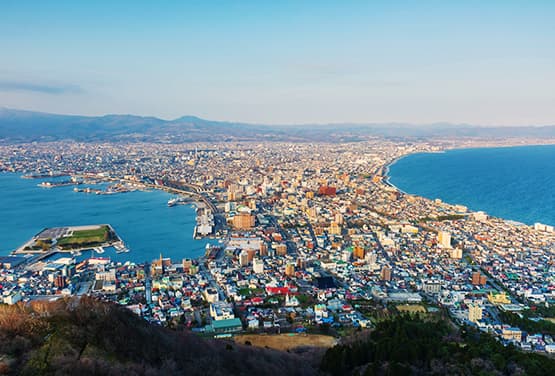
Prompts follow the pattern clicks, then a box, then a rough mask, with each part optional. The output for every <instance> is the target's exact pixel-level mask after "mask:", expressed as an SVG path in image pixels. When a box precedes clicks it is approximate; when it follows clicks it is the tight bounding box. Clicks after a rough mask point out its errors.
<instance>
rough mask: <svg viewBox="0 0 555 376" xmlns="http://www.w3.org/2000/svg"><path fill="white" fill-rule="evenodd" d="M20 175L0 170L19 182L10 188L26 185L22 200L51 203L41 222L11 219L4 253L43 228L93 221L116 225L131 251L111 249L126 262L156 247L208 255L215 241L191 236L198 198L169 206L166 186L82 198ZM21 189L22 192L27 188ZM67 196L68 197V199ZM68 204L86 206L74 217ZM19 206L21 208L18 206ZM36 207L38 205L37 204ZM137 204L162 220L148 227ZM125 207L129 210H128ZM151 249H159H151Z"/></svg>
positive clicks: (11, 211) (11, 208) (11, 209)
mask: <svg viewBox="0 0 555 376" xmlns="http://www.w3.org/2000/svg"><path fill="white" fill-rule="evenodd" d="M21 175H22V172H21V171H15V172H12V171H2V173H0V178H7V179H8V180H7V181H11V182H14V183H15V185H10V184H12V183H10V184H8V185H7V187H12V186H13V187H21V184H24V186H26V187H27V188H26V189H25V192H28V193H25V197H24V198H25V200H24V201H28V198H29V197H41V200H43V201H41V202H48V204H46V206H47V207H48V209H46V210H48V213H46V212H45V211H44V209H43V210H41V211H42V212H43V213H45V214H44V215H43V214H41V215H39V216H38V218H42V219H39V220H34V219H29V218H27V217H26V214H24V215H23V216H22V217H21V216H20V219H19V220H17V221H15V223H17V224H13V221H10V225H9V226H8V228H10V229H15V230H16V231H11V230H6V231H8V233H9V235H10V236H9V239H7V242H6V243H4V245H3V246H2V247H0V255H6V256H7V255H9V254H10V253H11V252H13V251H14V250H17V249H18V248H19V247H21V245H22V244H23V243H25V242H27V241H28V240H29V239H30V238H31V237H32V236H34V235H35V234H36V233H37V232H40V231H41V230H42V229H44V228H45V227H60V226H67V225H69V226H73V225H76V226H79V225H88V224H90V223H107V224H110V226H112V227H113V228H114V229H116V231H117V233H118V236H119V237H120V238H122V239H123V240H124V241H125V243H126V245H128V247H129V249H130V250H131V252H130V253H127V254H119V255H117V254H115V253H113V252H109V255H110V257H113V258H112V259H114V258H115V260H116V261H122V262H124V261H127V260H130V261H132V262H136V263H140V262H144V261H150V260H151V256H150V254H152V255H153V256H156V255H157V254H158V253H159V251H158V250H161V251H162V252H163V253H164V255H168V256H169V257H172V258H173V257H176V258H180V257H188V258H197V257H201V256H202V255H203V254H204V248H205V245H206V242H210V243H211V244H213V243H214V239H210V238H205V239H204V238H203V239H201V240H199V239H195V238H194V237H193V231H194V228H195V226H196V224H197V223H196V210H195V208H196V207H198V204H199V203H198V202H197V201H195V202H191V203H189V205H183V208H170V210H168V208H167V200H168V199H169V198H171V196H173V194H172V193H171V192H168V191H167V190H165V189H163V187H157V188H158V189H152V190H150V191H148V192H146V191H137V192H135V193H136V194H130V195H107V196H102V198H100V197H98V198H97V197H96V196H95V197H91V196H87V195H83V198H82V199H81V197H79V196H81V195H78V194H75V193H74V192H70V190H71V188H68V187H60V188H57V189H60V190H61V191H60V192H59V193H58V192H57V189H56V190H55V192H54V191H52V190H42V189H40V188H38V187H36V184H34V183H33V182H30V181H29V180H26V179H21V178H20V176H21ZM18 189H19V188H17V189H16V190H15V191H12V193H13V194H14V195H15V194H16V193H17V192H19V191H18ZM21 192H23V190H22V191H21ZM143 193H144V194H146V193H150V194H153V196H150V198H148V197H146V196H142V194H143ZM31 194H32V196H31ZM14 195H12V197H19V196H14ZM35 195H36V196H35ZM49 197H51V198H49ZM174 197H176V196H174ZM66 198H68V199H69V201H68V200H67V199H66ZM53 201H56V202H57V203H56V205H62V206H60V207H61V208H64V209H62V212H63V213H66V214H64V215H62V216H61V217H60V216H59V215H56V214H55V210H54V209H53V208H52V204H51V202H53ZM13 202H15V201H13ZM58 202H59V203H58ZM68 202H72V203H76V202H82V203H83V204H82V205H81V204H78V208H79V209H78V210H79V215H77V216H75V215H72V214H71V210H69V209H66V208H67V203H68ZM64 205H66V206H64ZM18 206H20V207H19V208H18ZM41 206H42V205H41ZM34 207H35V208H36V207H37V206H34ZM57 207H58V206H57ZM97 207H98V209H97ZM114 207H121V208H122V210H120V211H117V210H116V209H114ZM135 207H137V210H147V212H148V215H149V216H154V217H155V218H157V220H156V223H160V225H157V226H150V225H147V224H143V222H144V221H141V218H142V216H141V215H140V213H141V212H140V211H137V212H135V209H134V208H135ZM123 208H125V210H124V209H123ZM6 209H7V210H8V212H7V213H4V214H7V215H8V217H11V216H13V215H15V213H16V212H18V211H19V210H23V209H22V207H21V205H19V204H14V205H11V204H9V205H8V206H7V207H6ZM130 209H132V210H130ZM180 209H185V210H180ZM37 210H38V209H33V210H31V212H33V213H34V212H36V211H37ZM53 210H54V211H53ZM49 213H50V214H49ZM34 217H36V215H34ZM25 218H27V219H29V220H27V219H25ZM6 221H8V220H7V219H6V218H4V222H6ZM14 226H15V227H14ZM152 227H154V229H152ZM151 230H152V231H151ZM147 234H148V235H147ZM156 239H167V240H163V241H162V242H161V243H159V242H158V240H156ZM151 250H154V251H156V252H151ZM107 254H108V253H107ZM154 258H155V257H154Z"/></svg>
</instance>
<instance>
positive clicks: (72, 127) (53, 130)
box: [0, 108, 555, 142]
mask: <svg viewBox="0 0 555 376" xmlns="http://www.w3.org/2000/svg"><path fill="white" fill-rule="evenodd" d="M368 137H388V138H441V137H481V138H501V137H534V138H547V137H555V126H537V127H536V126H521V127H482V126H474V125H468V124H449V123H436V124H426V125H412V124H403V123H386V124H382V123H380V124H351V123H344V124H301V125H262V124H247V123H240V122H222V121H212V120H205V119H201V118H198V117H195V116H183V117H180V118H177V119H174V120H163V119H159V118H156V117H143V116H135V115H105V116H77V115H58V114H49V113H43V112H33V111H22V110H13V109H6V108H4V109H1V108H0V140H3V141H9V142H29V141H56V140H63V139H71V140H76V141H151V142H187V141H330V142H339V141H360V140H363V139H365V138H368Z"/></svg>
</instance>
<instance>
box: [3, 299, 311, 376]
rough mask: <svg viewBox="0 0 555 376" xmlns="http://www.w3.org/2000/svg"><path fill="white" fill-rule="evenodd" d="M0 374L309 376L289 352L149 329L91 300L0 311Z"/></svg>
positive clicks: (130, 315)
mask: <svg viewBox="0 0 555 376" xmlns="http://www.w3.org/2000/svg"><path fill="white" fill-rule="evenodd" d="M0 373H2V374H22V375H43V374H46V375H54V374H55V375H69V374H72V375H74V374H79V375H81V376H84V375H93V374H96V375H123V374H125V375H128V376H130V375H176V374H186V375H230V374H233V375H268V374H286V375H312V374H315V373H316V371H315V369H314V368H313V367H312V366H311V365H309V364H308V362H307V361H306V359H303V358H302V357H300V356H298V355H296V354H289V353H287V352H279V351H274V350H269V349H259V348H255V347H249V346H244V345H238V344H235V343H230V342H225V341H216V340H209V339H203V338H200V337H197V336H195V335H194V334H191V333H188V332H177V331H172V330H169V329H165V328H162V327H159V326H155V325H151V324H148V323H147V322H145V321H144V320H142V319H140V318H139V317H137V316H135V315H134V314H133V313H132V312H130V311H128V310H126V309H125V308H121V307H119V306H116V305H113V304H107V303H102V302H98V301H95V300H93V299H91V298H82V299H80V300H76V299H68V300H59V301H56V302H50V303H33V304H31V305H26V306H24V305H16V306H0Z"/></svg>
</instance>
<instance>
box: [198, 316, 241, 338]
mask: <svg viewBox="0 0 555 376" xmlns="http://www.w3.org/2000/svg"><path fill="white" fill-rule="evenodd" d="M241 330H243V324H241V320H240V319H239V318H237V317H235V318H232V319H225V320H214V321H212V324H210V325H206V327H205V331H206V332H208V333H214V334H215V335H218V334H230V333H237V332H240V331H241Z"/></svg>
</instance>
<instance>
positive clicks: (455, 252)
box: [451, 248, 462, 259]
mask: <svg viewBox="0 0 555 376" xmlns="http://www.w3.org/2000/svg"><path fill="white" fill-rule="evenodd" d="M451 258H453V259H461V258H462V249H460V248H453V249H451Z"/></svg>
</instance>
